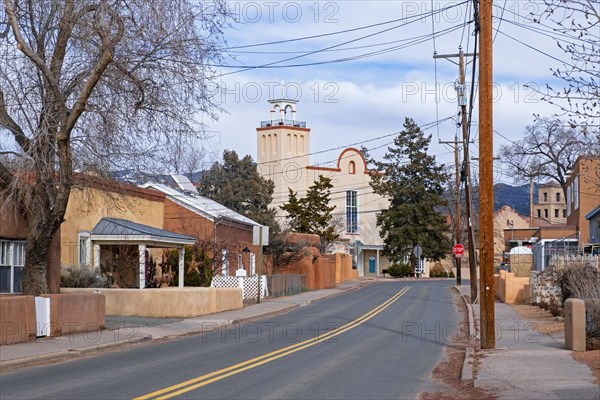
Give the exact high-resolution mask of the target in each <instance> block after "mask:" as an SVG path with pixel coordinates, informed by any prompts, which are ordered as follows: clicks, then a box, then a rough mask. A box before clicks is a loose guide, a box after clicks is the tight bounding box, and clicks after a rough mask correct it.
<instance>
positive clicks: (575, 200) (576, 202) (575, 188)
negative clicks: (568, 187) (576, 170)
mask: <svg viewBox="0 0 600 400" xmlns="http://www.w3.org/2000/svg"><path fill="white" fill-rule="evenodd" d="M578 208H579V177H578V176H576V177H575V179H574V180H573V210H577V209H578Z"/></svg>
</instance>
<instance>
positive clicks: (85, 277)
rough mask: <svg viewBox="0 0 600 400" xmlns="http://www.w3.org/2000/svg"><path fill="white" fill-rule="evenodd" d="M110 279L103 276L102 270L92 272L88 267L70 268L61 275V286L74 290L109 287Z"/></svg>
mask: <svg viewBox="0 0 600 400" xmlns="http://www.w3.org/2000/svg"><path fill="white" fill-rule="evenodd" d="M108 285H109V281H108V278H107V277H105V276H102V274H101V272H100V269H99V268H96V269H94V270H92V269H91V268H90V267H88V266H87V265H81V266H78V267H77V266H70V267H67V268H65V269H64V270H63V271H62V272H61V274H60V286H62V287H73V288H102V287H108Z"/></svg>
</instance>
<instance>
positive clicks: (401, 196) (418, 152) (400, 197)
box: [363, 118, 451, 262]
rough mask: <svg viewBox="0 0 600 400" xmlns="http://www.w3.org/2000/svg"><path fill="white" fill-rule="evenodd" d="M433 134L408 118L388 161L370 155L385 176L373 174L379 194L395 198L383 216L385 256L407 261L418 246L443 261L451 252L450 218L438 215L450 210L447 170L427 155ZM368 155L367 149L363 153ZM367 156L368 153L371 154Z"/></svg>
mask: <svg viewBox="0 0 600 400" xmlns="http://www.w3.org/2000/svg"><path fill="white" fill-rule="evenodd" d="M430 141H431V136H427V137H426V136H425V135H424V133H423V132H422V131H421V129H420V128H419V126H417V124H415V122H414V121H413V120H412V119H410V118H406V119H405V122H404V130H403V131H402V132H400V133H399V134H398V136H397V137H396V138H395V139H394V146H393V147H388V151H387V153H386V154H385V156H384V157H383V161H376V160H374V159H372V158H371V157H369V155H368V154H365V155H366V158H367V160H368V162H369V163H370V164H371V165H373V166H374V167H375V170H376V171H377V172H380V173H379V174H373V175H372V178H371V187H372V188H373V191H374V192H375V193H377V194H379V195H381V196H384V197H386V198H387V199H389V207H388V208H387V209H385V210H381V212H380V213H379V214H377V226H379V230H380V234H381V236H382V238H383V243H384V247H383V254H384V255H385V256H387V257H388V258H389V259H390V260H392V261H393V262H401V261H402V260H403V258H404V257H405V256H410V255H411V254H412V249H413V248H414V247H415V246H416V245H420V246H421V247H422V248H423V255H424V257H425V258H428V259H432V260H439V259H441V258H444V256H445V255H446V253H447V252H448V251H450V248H451V244H450V239H449V238H448V236H447V235H446V233H447V232H448V230H449V226H448V224H447V221H446V217H445V216H444V215H443V214H441V213H440V212H438V211H437V210H438V209H440V207H442V206H444V205H445V203H446V200H445V199H444V183H445V182H447V180H448V176H447V174H446V173H445V172H444V166H443V165H439V164H437V163H436V161H435V157H434V156H430V155H428V154H427V150H428V148H429V143H430ZM363 151H364V149H363ZM365 153H366V151H365Z"/></svg>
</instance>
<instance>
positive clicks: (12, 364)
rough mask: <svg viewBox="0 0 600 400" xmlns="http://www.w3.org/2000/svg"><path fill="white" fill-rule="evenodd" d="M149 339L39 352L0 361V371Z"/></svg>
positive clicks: (143, 340) (74, 356) (78, 355)
mask: <svg viewBox="0 0 600 400" xmlns="http://www.w3.org/2000/svg"><path fill="white" fill-rule="evenodd" d="M151 340H152V337H151V336H142V337H139V338H131V339H126V340H122V341H119V342H114V343H104V344H99V345H93V346H87V347H81V348H78V349H69V350H61V351H56V352H53V353H46V354H39V355H35V356H30V357H24V358H17V359H14V360H6V361H3V362H2V363H0V372H7V371H9V370H13V369H17V368H21V367H29V366H33V365H37V364H43V363H45V362H48V361H53V362H58V361H64V360H68V359H70V358H76V357H81V356H83V355H87V354H92V353H98V352H102V351H106V350H111V349H114V348H118V347H122V346H127V345H131V344H137V343H144V342H148V341H151Z"/></svg>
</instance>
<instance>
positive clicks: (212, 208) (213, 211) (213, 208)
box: [142, 182, 260, 226]
mask: <svg viewBox="0 0 600 400" xmlns="http://www.w3.org/2000/svg"><path fill="white" fill-rule="evenodd" d="M142 187H143V188H150V189H156V190H159V191H161V192H163V193H165V194H166V195H167V198H169V199H170V200H172V201H175V202H176V203H179V204H181V205H183V206H185V207H187V208H189V209H191V210H193V211H195V212H196V213H198V214H201V215H204V216H205V217H207V218H208V219H210V220H211V221H215V220H218V219H220V218H224V219H227V220H230V221H235V222H239V223H242V224H245V225H251V226H259V225H260V224H259V223H258V222H256V221H253V220H251V219H250V218H248V217H245V216H243V215H242V214H240V213H238V212H235V211H233V210H232V209H230V208H227V207H225V206H224V205H222V204H220V203H217V202H216V201H214V200H211V199H208V198H206V197H203V196H200V195H191V194H186V193H182V192H180V191H179V190H177V189H173V188H172V187H169V186H166V185H163V184H162V183H154V182H148V183H146V184H144V185H142Z"/></svg>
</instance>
